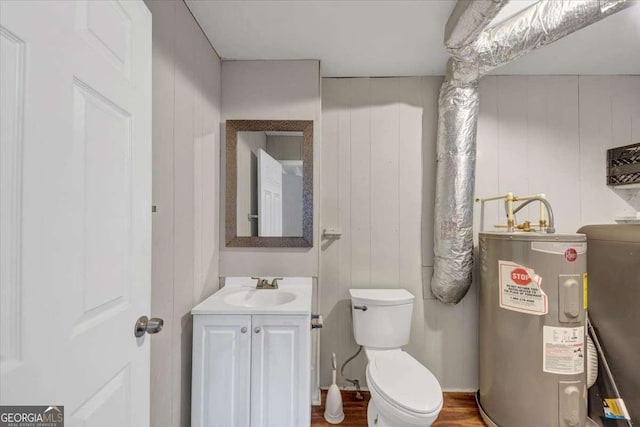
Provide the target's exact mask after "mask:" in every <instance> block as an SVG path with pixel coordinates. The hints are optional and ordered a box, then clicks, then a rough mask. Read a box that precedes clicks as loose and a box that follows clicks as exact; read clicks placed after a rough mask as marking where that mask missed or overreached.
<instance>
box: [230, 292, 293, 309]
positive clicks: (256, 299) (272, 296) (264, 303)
mask: <svg viewBox="0 0 640 427" xmlns="http://www.w3.org/2000/svg"><path fill="white" fill-rule="evenodd" d="M294 299H296V294H294V293H291V292H287V291H281V290H273V289H259V290H256V289H245V290H241V291H238V292H233V293H231V294H229V295H227V296H226V297H224V302H225V303H227V304H229V305H235V306H237V307H273V306H276V305H282V304H286V303H289V302H291V301H293V300H294Z"/></svg>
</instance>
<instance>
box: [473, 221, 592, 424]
mask: <svg viewBox="0 0 640 427" xmlns="http://www.w3.org/2000/svg"><path fill="white" fill-rule="evenodd" d="M586 252H587V243H586V236H585V235H583V234H550V233H546V232H539V231H534V232H523V231H507V232H483V233H480V235H479V267H478V269H479V273H480V308H479V311H480V313H479V314H480V319H479V343H480V367H479V368H480V390H479V392H478V404H479V406H480V410H481V413H482V416H483V418H484V419H485V421H486V422H487V424H489V425H490V426H499V427H583V426H585V423H586V422H587V384H586V380H587V375H586V362H585V360H586V354H585V353H586V342H587V339H586V335H587V330H586V309H587V275H586V269H587V257H586Z"/></svg>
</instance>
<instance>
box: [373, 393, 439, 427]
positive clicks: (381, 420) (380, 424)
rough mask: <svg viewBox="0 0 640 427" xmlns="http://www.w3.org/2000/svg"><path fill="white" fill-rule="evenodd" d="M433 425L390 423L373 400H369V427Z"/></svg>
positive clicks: (426, 425) (424, 425)
mask: <svg viewBox="0 0 640 427" xmlns="http://www.w3.org/2000/svg"><path fill="white" fill-rule="evenodd" d="M432 423H433V421H425V423H424V424H410V423H405V422H402V421H398V420H395V421H390V420H388V419H386V418H385V417H384V416H383V415H382V413H380V411H379V410H378V408H376V405H375V403H373V399H371V400H369V405H368V406H367V425H368V426H369V427H429V426H431V424H432Z"/></svg>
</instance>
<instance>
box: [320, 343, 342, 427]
mask: <svg viewBox="0 0 640 427" xmlns="http://www.w3.org/2000/svg"><path fill="white" fill-rule="evenodd" d="M331 362H332V364H333V383H332V384H331V387H329V391H327V400H326V402H325V409H324V419H325V420H327V422H328V423H330V424H340V423H341V422H342V421H343V420H344V411H343V408H342V394H341V393H340V389H339V388H338V385H337V384H336V366H337V364H336V354H335V353H333V355H332V358H331Z"/></svg>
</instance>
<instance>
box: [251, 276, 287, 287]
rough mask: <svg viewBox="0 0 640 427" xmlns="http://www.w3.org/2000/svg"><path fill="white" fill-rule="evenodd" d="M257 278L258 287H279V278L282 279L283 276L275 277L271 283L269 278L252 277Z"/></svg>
mask: <svg viewBox="0 0 640 427" xmlns="http://www.w3.org/2000/svg"><path fill="white" fill-rule="evenodd" d="M252 279H254V280H257V281H258V282H257V283H256V289H278V280H282V277H274V278H273V281H272V282H271V283H269V280H268V279H262V278H260V277H252Z"/></svg>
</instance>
